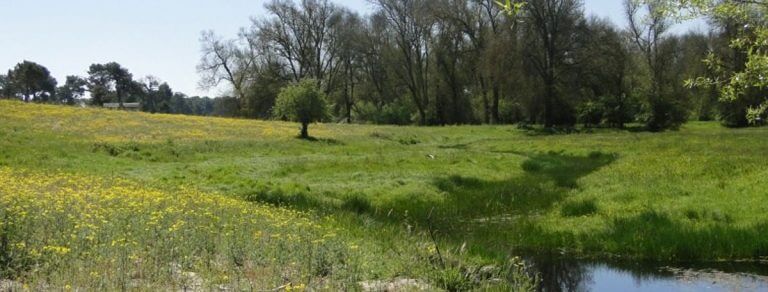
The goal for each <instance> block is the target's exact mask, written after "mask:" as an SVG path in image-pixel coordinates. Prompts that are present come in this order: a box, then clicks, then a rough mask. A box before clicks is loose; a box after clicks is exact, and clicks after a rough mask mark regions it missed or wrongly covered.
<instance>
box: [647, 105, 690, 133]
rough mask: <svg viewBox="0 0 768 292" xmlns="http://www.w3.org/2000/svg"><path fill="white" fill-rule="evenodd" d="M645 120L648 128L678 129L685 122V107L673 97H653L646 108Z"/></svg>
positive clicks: (659, 129)
mask: <svg viewBox="0 0 768 292" xmlns="http://www.w3.org/2000/svg"><path fill="white" fill-rule="evenodd" d="M644 113H645V114H644V121H645V125H646V127H647V128H648V130H651V131H654V132H656V131H663V130H668V129H677V128H679V127H680V125H682V124H683V123H685V121H686V120H687V117H688V113H687V111H686V110H685V107H684V106H683V105H682V104H681V103H680V102H677V101H676V100H674V99H672V98H651V99H650V100H649V102H648V103H647V104H646V105H645V108H644Z"/></svg>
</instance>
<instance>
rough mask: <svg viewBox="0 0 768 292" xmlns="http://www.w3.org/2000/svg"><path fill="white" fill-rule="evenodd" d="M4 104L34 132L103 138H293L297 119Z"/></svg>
mask: <svg viewBox="0 0 768 292" xmlns="http://www.w3.org/2000/svg"><path fill="white" fill-rule="evenodd" d="M0 109H2V110H1V111H0V120H5V121H18V122H22V123H23V124H24V125H25V126H28V127H32V128H33V130H35V131H40V132H55V133H58V134H61V135H62V136H74V137H77V138H88V139H91V140H94V141H100V142H128V141H133V142H162V141H167V140H180V141H185V140H186V141H189V140H204V141H205V140H216V141H226V140H242V139H258V138H281V137H282V138H291V137H295V136H296V134H297V133H298V125H297V124H295V123H283V122H274V121H257V120H246V119H233V118H215V117H194V116H184V115H169V114H149V113H141V112H123V111H114V110H104V109H100V108H78V107H66V106H54V105H42V104H25V103H21V102H18V101H9V100H0ZM329 131H330V129H329V127H327V126H324V125H319V126H314V127H313V133H314V134H315V135H319V136H326V137H327V136H329V135H331V133H330V132H329Z"/></svg>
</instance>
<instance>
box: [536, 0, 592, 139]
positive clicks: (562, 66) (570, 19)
mask: <svg viewBox="0 0 768 292" xmlns="http://www.w3.org/2000/svg"><path fill="white" fill-rule="evenodd" d="M524 8H525V11H524V13H525V14H524V16H523V17H524V18H525V21H526V25H527V27H526V32H527V33H528V34H529V35H531V38H529V42H528V50H527V53H526V55H527V58H526V59H527V60H528V61H529V62H530V64H531V65H532V66H533V68H534V69H535V70H536V72H537V73H538V75H539V78H540V80H541V81H542V85H543V87H544V92H543V94H542V99H543V100H542V101H543V102H542V103H543V106H544V125H545V126H546V127H551V126H556V125H570V124H573V122H574V118H573V113H572V111H571V110H570V105H569V103H568V102H567V101H564V100H562V98H561V96H560V92H558V86H559V85H560V83H561V82H562V76H563V74H565V71H567V70H569V69H570V68H571V66H568V65H569V64H568V63H569V62H570V61H571V60H572V57H571V55H572V54H573V51H574V49H575V45H576V42H575V41H576V39H577V38H576V37H575V34H576V33H577V31H576V29H577V24H578V23H579V21H581V19H582V17H583V12H582V10H581V1H579V0H530V1H528V2H527V4H526V5H525V6H524Z"/></svg>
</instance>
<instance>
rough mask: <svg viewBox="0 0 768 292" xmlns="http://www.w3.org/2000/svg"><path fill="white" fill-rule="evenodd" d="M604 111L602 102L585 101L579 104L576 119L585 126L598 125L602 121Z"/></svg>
mask: <svg viewBox="0 0 768 292" xmlns="http://www.w3.org/2000/svg"><path fill="white" fill-rule="evenodd" d="M604 113H605V108H604V107H603V103H602V102H600V101H587V102H585V103H583V104H581V106H579V109H578V119H579V122H580V123H582V124H584V126H585V127H590V126H599V125H600V123H602V121H603V114H604Z"/></svg>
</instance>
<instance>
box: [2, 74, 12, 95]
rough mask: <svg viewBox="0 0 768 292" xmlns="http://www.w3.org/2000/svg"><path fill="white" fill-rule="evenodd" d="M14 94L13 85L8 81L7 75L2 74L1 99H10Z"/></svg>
mask: <svg viewBox="0 0 768 292" xmlns="http://www.w3.org/2000/svg"><path fill="white" fill-rule="evenodd" d="M11 95H13V93H12V92H11V83H10V81H9V80H8V76H7V75H3V74H0V98H8V97H10V96H11Z"/></svg>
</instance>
